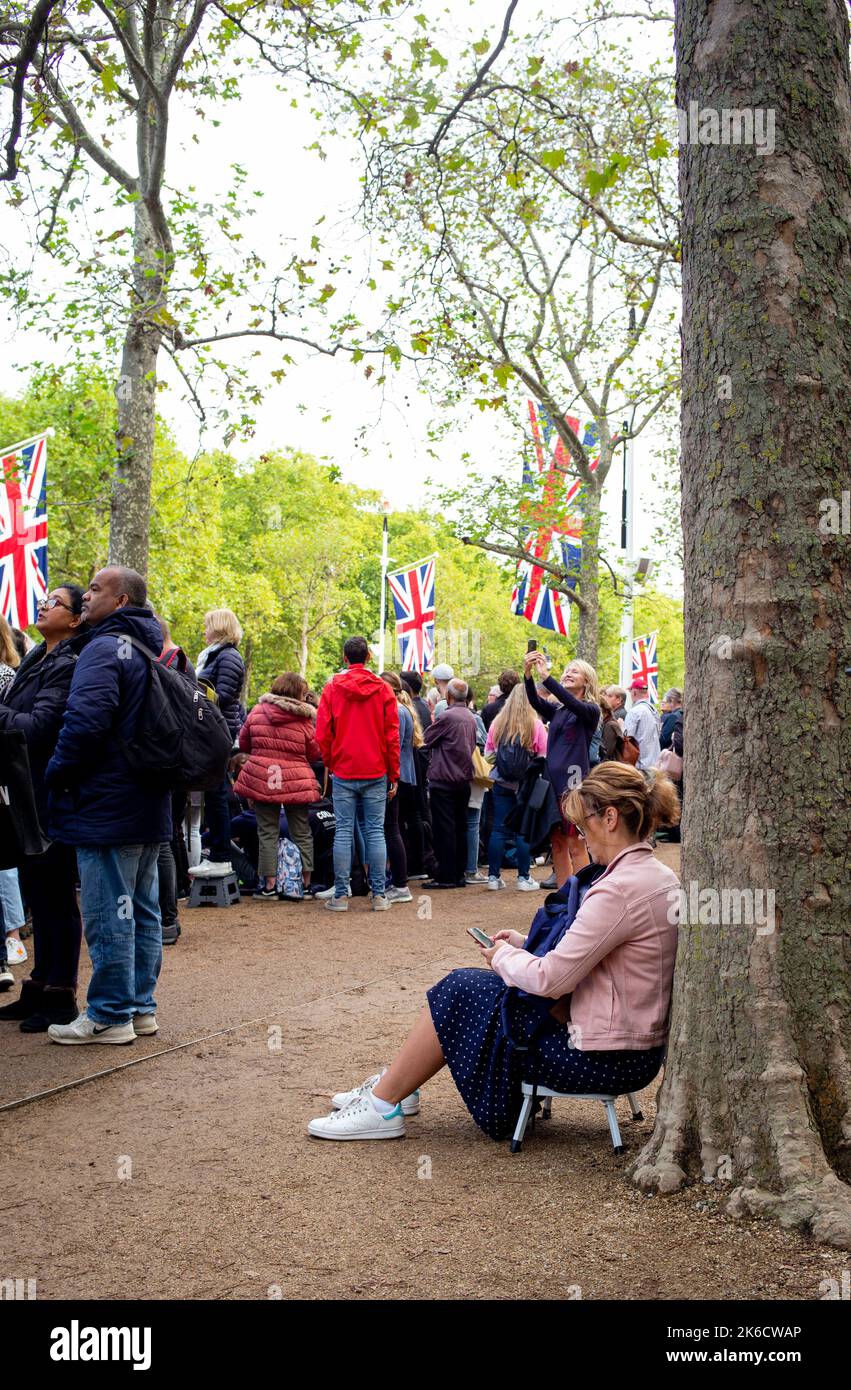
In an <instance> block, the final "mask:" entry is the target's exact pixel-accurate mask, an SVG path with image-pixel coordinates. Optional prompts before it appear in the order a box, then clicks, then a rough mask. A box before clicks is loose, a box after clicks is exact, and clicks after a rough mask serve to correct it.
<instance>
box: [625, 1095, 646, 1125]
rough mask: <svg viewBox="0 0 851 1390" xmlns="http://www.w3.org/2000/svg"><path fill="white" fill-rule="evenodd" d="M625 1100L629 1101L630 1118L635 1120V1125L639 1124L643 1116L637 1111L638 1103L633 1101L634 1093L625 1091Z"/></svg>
mask: <svg viewBox="0 0 851 1390" xmlns="http://www.w3.org/2000/svg"><path fill="white" fill-rule="evenodd" d="M626 1098H627V1100H628V1101H629V1108H630V1110H631V1111H632V1118H633V1119H634V1120H635V1123H636V1124H640V1123H641V1121H642V1120H643V1119H644V1116H643V1115H642V1113H641V1110H640V1109H639V1105H638V1101H637V1100H636V1099H635V1094H634V1092H632V1091H627V1093H626Z"/></svg>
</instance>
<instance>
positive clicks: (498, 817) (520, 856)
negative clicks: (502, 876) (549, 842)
mask: <svg viewBox="0 0 851 1390" xmlns="http://www.w3.org/2000/svg"><path fill="white" fill-rule="evenodd" d="M491 796H492V797H493V828H492V830H491V834H490V839H489V840H488V874H489V875H490V877H491V878H499V871H500V869H501V868H502V857H503V855H504V853H505V841H506V839H507V838H508V831H507V829H506V826H505V818H506V816H507V815H508V813H509V811H510V810H511V809H512V808H513V807H514V806H515V805H516V804H517V793H516V792H512V791H509V790H508V789H507V788H506V787H501V786H499V784H498V783H496V784H495V785H494V788H493V791H492V792H491ZM514 843H515V845H516V847H517V874H518V877H519V878H528V877H529V867H530V864H531V860H532V855H531V851H530V849H529V846H528V845H527V843H526V841H525V840H524V839H522V838H521V836H520V835H518V834H517V832H516V831H515V833H514Z"/></svg>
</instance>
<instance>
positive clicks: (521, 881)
mask: <svg viewBox="0 0 851 1390" xmlns="http://www.w3.org/2000/svg"><path fill="white" fill-rule="evenodd" d="M540 886H541V885H540V883H539V882H538V880H537V879H536V878H532V875H531V874H530V875H529V877H528V878H520V876H519V875H518V877H517V887H518V888H519V889H520V892H521V893H537V891H538V889H539V888H540Z"/></svg>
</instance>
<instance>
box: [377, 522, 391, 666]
mask: <svg viewBox="0 0 851 1390" xmlns="http://www.w3.org/2000/svg"><path fill="white" fill-rule="evenodd" d="M382 506H383V507H384V524H383V526H382V528H381V604H380V607H379V612H380V615H381V616H380V617H379V620H378V622H379V634H378V669H379V671H383V670H384V627H385V624H386V622H387V513H388V512H389V510H390V503H389V502H388V501H387V499H386V498H385V499H384V501H383V503H382Z"/></svg>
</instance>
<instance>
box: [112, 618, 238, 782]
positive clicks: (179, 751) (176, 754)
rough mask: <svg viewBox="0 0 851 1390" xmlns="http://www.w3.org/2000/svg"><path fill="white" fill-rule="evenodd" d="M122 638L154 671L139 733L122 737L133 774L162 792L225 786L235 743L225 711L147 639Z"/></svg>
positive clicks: (142, 711)
mask: <svg viewBox="0 0 851 1390" xmlns="http://www.w3.org/2000/svg"><path fill="white" fill-rule="evenodd" d="M122 636H123V637H124V638H125V640H126V641H128V642H129V643H130V644H131V646H133V647H135V648H136V651H138V652H141V653H142V655H143V656H144V657H145V658H146V659H147V662H148V670H149V680H148V689H147V692H146V694H145V699H144V703H143V705H142V708H141V710H140V711H139V718H138V720H137V722H136V732H135V737H134V738H132V739H131V740H129V741H125V740H123V739H122V741H121V745H122V748H123V750H124V756H125V757H126V759H127V761H128V763H129V764H130V770H131V772H132V773H133V776H134V777H135V778H136V780H137V781H138V782H139V783H140V785H142V786H145V787H147V788H150V789H151V790H156V791H167V790H169V789H170V788H172V787H186V788H187V789H189V790H190V791H212V790H213V789H214V788H215V787H220V786H221V784H222V782H223V781H224V779H225V774H226V771H227V765H228V761H229V759H230V756H231V749H232V747H233V739H232V737H231V732H230V729H229V728H228V726H227V724H226V722H225V719H224V716H223V715H222V713H221V711H220V710H218V709H217V708H216V706H215V705H214V704H213V703H212V701H211V700H208V698H207V696H206V695H205V694H204V692H203V690H200V689H199V688H198V687H197V686H193V685H192V684H191V683H190V682H189V681H188V680H187V678H186V676H185V675H183V674H182V672H180V671H178V670H176V669H175V668H174V667H171V666H164V665H163V664H162V663H161V662H160V661H158V660H157V657H156V656H155V654H154V653H153V652H152V651H151V650H150V648H149V647H146V646H145V644H144V642H140V641H138V639H137V638H135V637H131V636H129V634H122Z"/></svg>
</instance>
